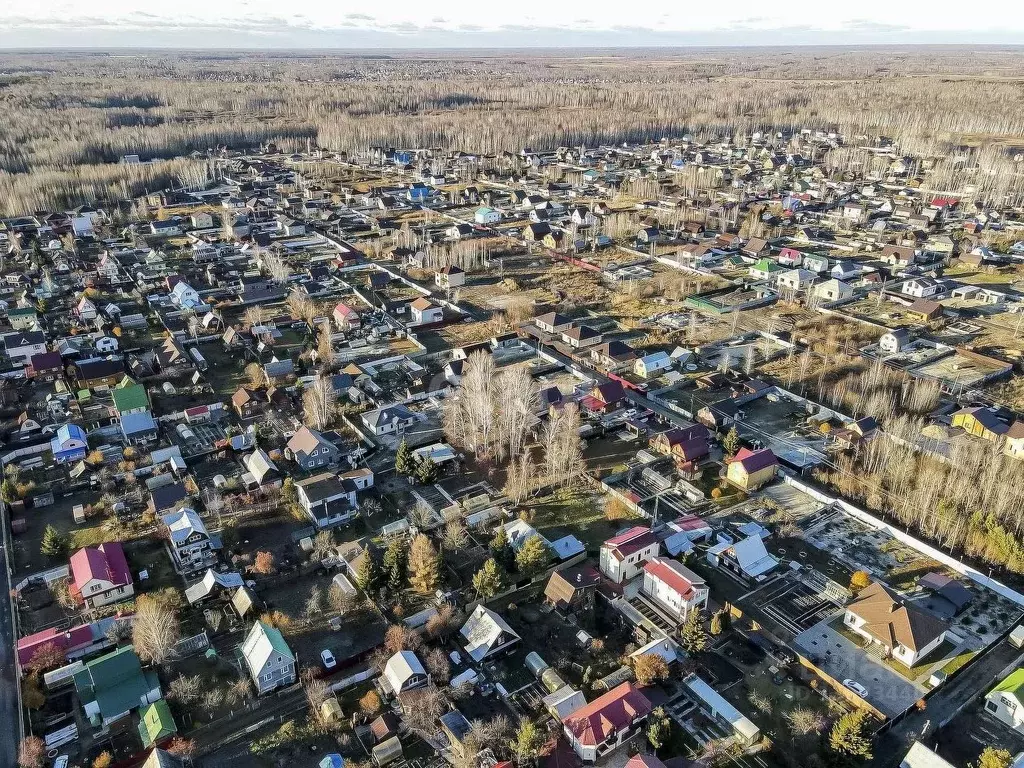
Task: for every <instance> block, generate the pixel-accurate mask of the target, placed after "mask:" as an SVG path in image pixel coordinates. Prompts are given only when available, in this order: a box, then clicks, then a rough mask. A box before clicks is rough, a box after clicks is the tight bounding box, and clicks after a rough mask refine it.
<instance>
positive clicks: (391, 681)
mask: <svg viewBox="0 0 1024 768" xmlns="http://www.w3.org/2000/svg"><path fill="white" fill-rule="evenodd" d="M427 682H428V678H427V671H426V670H425V669H424V668H423V664H422V663H421V662H420V660H419V658H418V657H417V656H416V654H415V653H413V652H412V651H399V652H398V653H396V654H395V655H394V656H392V657H391V658H390V659H388V662H387V664H385V665H384V675H383V677H382V678H381V684H382V688H383V689H384V692H385V693H386V694H389V695H392V696H397V695H398V694H400V693H403V692H404V691H411V690H412V689H413V688H420V687H422V686H424V685H426V684H427Z"/></svg>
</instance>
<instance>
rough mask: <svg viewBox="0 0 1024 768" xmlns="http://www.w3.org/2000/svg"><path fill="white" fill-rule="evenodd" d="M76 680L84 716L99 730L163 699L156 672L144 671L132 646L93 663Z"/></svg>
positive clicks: (80, 672)
mask: <svg viewBox="0 0 1024 768" xmlns="http://www.w3.org/2000/svg"><path fill="white" fill-rule="evenodd" d="M74 679H75V689H76V690H77V691H78V698H79V700H80V701H81V702H82V706H83V707H84V708H85V714H86V716H87V717H88V718H89V720H90V722H92V724H93V725H96V726H106V725H108V724H109V723H112V722H114V721H115V720H119V719H121V718H122V717H125V716H127V715H128V714H130V713H131V712H132V710H135V709H138V708H139V707H144V706H146V705H147V704H152V703H153V702H155V701H158V700H159V699H160V698H161V696H162V694H161V692H160V680H159V679H158V678H157V675H156V672H154V671H153V670H143V669H142V662H141V661H139V657H138V654H136V653H135V649H134V648H133V647H132V646H130V645H126V646H125V647H124V648H119V649H118V650H116V651H113V652H111V653H108V654H106V655H104V656H100V657H99V658H96V659H93V660H92V661H90V662H89V663H87V664H86V665H85V667H84V668H82V669H81V670H79V671H78V672H76V673H75V676H74Z"/></svg>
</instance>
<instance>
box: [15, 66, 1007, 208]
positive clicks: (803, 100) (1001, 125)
mask: <svg viewBox="0 0 1024 768" xmlns="http://www.w3.org/2000/svg"><path fill="white" fill-rule="evenodd" d="M1022 64H1024V55H1022V54H1020V53H1017V52H1012V51H1010V52H1001V53H999V54H998V55H997V52H994V51H993V52H981V53H979V52H977V51H969V52H968V51H966V50H964V51H959V50H952V51H951V50H944V51H933V50H921V51H913V52H910V53H907V52H906V51H899V52H897V51H886V50H878V51H875V50H872V51H871V52H856V51H849V50H839V49H829V50H814V51H806V52H804V51H786V52H784V53H782V52H765V51H756V52H750V53H749V54H737V53H736V52H735V51H730V52H729V54H728V55H727V56H726V55H724V54H723V53H722V52H716V51H700V52H695V51H689V52H687V51H667V52H663V53H662V52H658V53H657V55H656V56H655V54H652V53H650V52H647V53H644V52H638V53H637V54H636V55H631V56H626V57H615V58H612V57H601V56H595V57H592V58H573V59H567V58H558V57H553V56H532V57H527V58H516V59H509V58H504V57H501V56H495V57H486V56H485V57H473V58H463V59H460V58H450V59H438V58H429V57H424V56H417V55H410V56H404V57H398V58H373V57H367V58H359V57H351V56H321V57H302V58H289V57H287V56H273V55H255V54H253V55H246V56H234V55H227V56H224V57H205V56H204V57H198V56H189V55H186V54H171V53H167V54H156V55H152V56H145V57H134V58H124V57H116V58H115V57H105V56H100V55H81V54H68V55H64V56H59V57H54V56H52V55H48V56H46V57H43V56H39V55H32V54H6V55H2V56H0V71H4V72H8V73H11V74H9V75H7V76H3V77H0V98H2V99H3V103H4V105H5V114H4V120H3V121H0V167H2V168H3V169H4V170H6V171H7V172H8V173H10V174H13V175H15V176H17V175H20V174H28V173H37V172H39V171H52V170H56V171H61V170H64V169H67V168H71V167H74V166H83V165H98V164H105V163H111V162H116V161H117V160H118V159H119V158H121V157H122V156H123V155H125V154H138V155H140V156H141V157H142V158H143V159H147V158H151V157H171V156H175V155H185V154H188V153H189V152H191V151H194V150H199V151H203V150H205V149H207V148H209V147H213V146H216V145H217V144H228V145H229V146H233V147H248V146H254V145H256V144H258V143H260V142H262V141H268V140H273V141H276V142H278V143H279V145H280V146H281V147H282V148H283V149H285V150H292V149H297V148H299V147H304V146H305V145H306V142H307V140H313V141H315V142H317V143H318V144H319V145H321V146H324V147H326V148H329V149H334V150H347V151H360V150H364V149H365V148H366V147H368V146H371V145H392V146H432V147H442V148H459V149H464V150H469V151H474V152H480V153H497V152H501V151H503V150H509V151H518V150H519V149H521V148H522V147H526V146H528V147H533V148H537V149H546V148H551V147H555V146H559V145H578V144H587V145H590V146H593V145H595V144H598V143H622V142H639V141H646V140H656V139H659V138H661V137H662V136H674V137H679V136H683V135H686V134H691V135H693V136H694V137H695V138H712V137H724V136H739V135H744V134H749V133H750V132H753V131H757V130H760V131H770V132H775V131H784V132H791V131H794V130H799V129H801V128H804V127H808V128H818V129H826V130H839V131H842V132H843V133H844V134H846V135H847V136H848V137H850V138H851V139H854V137H856V136H857V135H858V134H864V135H866V136H869V137H874V136H878V135H885V136H889V137H892V138H894V139H896V140H897V141H899V142H900V144H901V146H902V147H903V148H904V149H906V150H910V151H914V152H917V153H922V154H933V155H934V156H936V157H940V158H946V157H947V156H950V157H949V158H948V159H947V160H943V162H944V163H945V165H944V166H942V167H941V168H939V171H940V172H939V174H938V176H937V179H936V182H935V183H936V184H937V185H939V186H942V185H945V184H948V185H949V186H950V187H951V188H952V190H953V191H955V189H957V188H961V187H968V186H974V187H978V186H979V180H982V181H983V185H982V186H983V187H984V188H983V190H982V191H983V192H984V191H990V192H991V193H992V194H993V195H1006V194H1015V195H1017V196H1018V199H1019V196H1020V194H1021V192H1020V190H1021V188H1022V187H1024V182H1022V180H1021V174H1020V173H1019V172H1017V169H1016V166H1015V164H1014V163H1013V162H1012V161H1011V160H1010V159H1008V157H1009V156H1008V154H1007V151H1006V150H1005V149H1004V146H1003V142H1006V143H1007V144H1009V145H1012V144H1013V142H1015V141H1016V140H1017V139H1018V138H1019V137H1020V136H1021V135H1024V112H1022V111H1021V110H1020V109H1018V108H1017V105H1018V104H1019V103H1020V98H1021V95H1022V87H1021V84H1020V83H1019V82H1018V81H1016V80H1013V79H1012V78H1008V77H1001V76H1000V75H999V73H1000V72H1002V71H1004V70H1005V71H1011V68H1016V69H1017V70H1018V71H1019V69H1020V68H1021V65H1022ZM992 73H995V74H994V75H993V74H992ZM965 144H970V145H987V146H990V147H992V149H989V150H984V151H983V150H978V151H974V150H967V151H966V152H964V153H962V154H963V156H962V157H961V156H960V154H955V156H952V155H953V154H954V153H953V152H952V150H954V149H955V148H957V147H960V146H961V145H965ZM846 161H847V158H845V157H843V158H839V157H837V158H836V161H835V163H834V165H836V166H839V165H843V164H844V163H845V162H846ZM993 177H995V178H998V179H999V181H993V180H992V179H993ZM13 186H14V188H16V189H17V188H20V186H19V185H18V184H14V185H13ZM81 194H82V195H83V197H85V198H87V199H88V196H89V195H90V194H93V190H92V189H91V188H90V187H88V186H83V187H82V189H81ZM22 202H23V203H25V204H24V205H22V204H21V203H22ZM30 202H31V198H26V199H25V200H24V201H19V200H18V199H17V198H16V199H14V200H12V201H6V200H5V201H4V202H3V205H4V212H5V213H8V214H11V213H16V212H23V211H24V210H27V209H28V208H29V207H31V206H29V205H27V204H28V203H30ZM12 206H13V207H14V209H12ZM15 209H16V210H15Z"/></svg>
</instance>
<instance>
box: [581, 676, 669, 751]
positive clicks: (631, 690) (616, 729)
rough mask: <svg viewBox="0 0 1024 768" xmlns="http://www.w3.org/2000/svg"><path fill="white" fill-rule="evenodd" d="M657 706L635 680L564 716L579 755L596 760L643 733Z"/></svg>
mask: <svg viewBox="0 0 1024 768" xmlns="http://www.w3.org/2000/svg"><path fill="white" fill-rule="evenodd" d="M653 709H654V705H653V704H651V701H650V699H648V698H647V697H646V696H645V695H644V694H643V693H642V692H641V691H640V689H639V688H637V687H636V686H634V685H633V684H632V683H623V684H622V685H620V686H618V687H616V688H613V689H612V690H610V691H608V693H606V694H604V695H603V696H599V697H598V698H596V699H594V700H593V701H592V702H590V703H589V704H587V705H586V706H585V707H581V708H580V709H577V710H576V711H575V712H572V713H571V714H569V715H566V716H565V717H564V718H563V719H562V726H563V728H564V730H565V736H566V738H567V739H568V740H569V744H570V745H572V748H573V750H574V751H575V752H576V754H577V756H578V757H579V758H580V760H582V761H583V762H585V763H595V762H597V761H598V760H599V759H603V758H604V757H605V756H607V755H608V754H609V753H610V752H612V751H614V750H615V749H617V748H618V747H620V746H622V745H623V744H625V743H626V742H627V741H628V740H629V739H631V738H632V737H633V736H635V735H636V734H637V733H639V732H640V729H641V727H642V725H643V722H644V721H645V720H646V719H647V716H648V715H649V714H650V713H651V712H652V711H653Z"/></svg>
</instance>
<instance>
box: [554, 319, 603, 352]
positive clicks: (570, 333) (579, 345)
mask: <svg viewBox="0 0 1024 768" xmlns="http://www.w3.org/2000/svg"><path fill="white" fill-rule="evenodd" d="M562 341H563V342H565V343H566V344H568V345H569V346H570V347H572V348H573V349H583V348H585V347H592V346H594V345H595V344H600V343H601V334H600V332H598V331H595V330H594V329H593V328H591V327H590V326H589V325H577V326H575V327H573V328H567V329H566V330H564V331H562Z"/></svg>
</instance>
